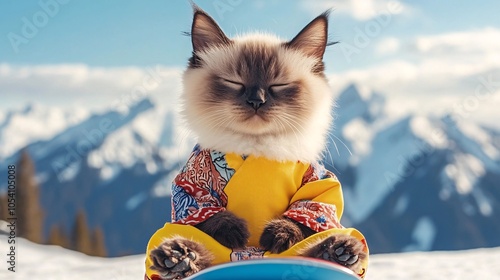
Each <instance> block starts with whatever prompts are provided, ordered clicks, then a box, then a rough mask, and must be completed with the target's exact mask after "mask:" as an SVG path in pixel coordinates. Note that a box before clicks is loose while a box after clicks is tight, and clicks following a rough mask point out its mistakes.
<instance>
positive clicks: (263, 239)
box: [259, 218, 304, 253]
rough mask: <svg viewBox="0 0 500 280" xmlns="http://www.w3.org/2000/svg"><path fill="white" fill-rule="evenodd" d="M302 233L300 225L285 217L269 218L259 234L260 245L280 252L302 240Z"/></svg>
mask: <svg viewBox="0 0 500 280" xmlns="http://www.w3.org/2000/svg"><path fill="white" fill-rule="evenodd" d="M303 239H304V234H303V233H302V230H301V229H300V227H299V226H298V225H297V224H296V223H294V222H292V221H291V220H289V219H286V218H279V219H274V220H271V221H270V222H269V223H267V225H266V226H265V228H264V231H263V232H262V235H261V236H260V241H259V243H260V246H261V247H262V248H264V249H265V250H266V251H270V252H271V253H281V252H283V251H285V250H287V249H288V248H290V247H292V246H293V245H294V244H295V243H297V242H299V241H302V240H303Z"/></svg>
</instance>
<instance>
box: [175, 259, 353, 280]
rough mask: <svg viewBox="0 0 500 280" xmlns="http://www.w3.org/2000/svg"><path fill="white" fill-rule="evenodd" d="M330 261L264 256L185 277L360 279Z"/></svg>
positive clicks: (221, 279)
mask: <svg viewBox="0 0 500 280" xmlns="http://www.w3.org/2000/svg"><path fill="white" fill-rule="evenodd" d="M360 279H361V278H359V277H358V276H357V275H356V274H355V273H354V272H352V271H351V270H349V269H347V268H345V267H343V266H341V265H338V264H334V263H331V262H327V261H323V260H318V259H312V258H302V257H290V258H264V259H253V260H243V261H237V262H231V263H225V264H219V265H215V266H212V267H209V268H207V269H204V270H202V271H200V272H198V273H196V274H195V275H192V276H190V277H188V278H185V280H360Z"/></svg>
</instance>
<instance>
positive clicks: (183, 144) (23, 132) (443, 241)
mask: <svg viewBox="0 0 500 280" xmlns="http://www.w3.org/2000/svg"><path fill="white" fill-rule="evenodd" d="M335 94H336V95H337V106H336V108H334V109H333V114H334V115H335V116H336V119H335V124H334V126H333V127H332V128H331V134H330V136H331V137H330V141H329V143H328V148H327V150H326V151H325V156H324V163H325V165H326V166H327V168H328V169H330V170H331V171H333V172H334V173H335V174H336V175H337V176H338V177H339V179H340V181H341V183H342V184H343V190H344V198H345V207H346V209H345V212H344V217H343V219H342V221H343V224H344V226H354V227H356V228H358V229H359V230H360V231H361V232H363V233H364V234H365V236H366V238H367V240H368V243H369V246H370V250H371V252H372V253H387V252H403V251H429V250H458V249H469V248H478V247H495V246H500V240H499V239H498V236H499V235H500V220H498V218H497V217H498V215H499V210H500V186H499V183H498V182H499V180H500V130H499V129H498V128H494V127H491V126H485V125H482V124H479V123H478V122H476V121H474V120H471V119H470V118H468V117H467V116H466V115H463V114H460V113H457V112H453V111H450V112H447V113H445V114H442V115H431V114H416V113H413V112H408V113H407V114H402V115H401V114H392V113H391V110H389V109H388V106H387V101H386V97H385V95H384V94H383V93H377V92H373V91H370V90H367V89H365V88H362V87H360V86H357V85H356V84H351V85H349V86H347V87H346V88H344V89H343V90H342V91H340V92H338V93H335ZM0 116H1V118H0V147H1V148H0V170H7V166H8V165H10V164H16V163H17V162H18V161H19V160H20V158H21V155H22V154H23V153H26V154H28V155H29V157H30V158H31V160H32V161H33V165H34V168H35V172H34V173H35V181H36V182H37V184H38V187H39V199H40V207H41V208H42V209H43V213H44V218H43V225H42V232H41V235H42V237H43V240H47V239H48V238H49V236H50V235H51V234H50V232H51V229H52V228H53V227H54V226H57V227H59V228H60V229H61V232H62V233H63V234H65V235H68V236H69V235H71V232H72V231H73V230H74V227H75V224H76V218H75V217H77V216H78V215H79V213H80V212H84V213H85V216H86V223H87V224H88V225H87V226H88V228H90V229H96V228H99V229H100V230H102V233H103V234H102V235H103V243H104V244H105V247H106V252H107V253H106V254H107V256H121V255H129V254H139V253H144V249H145V246H146V244H147V241H148V239H149V237H150V236H151V234H152V233H153V232H154V231H155V230H156V229H158V228H160V227H161V226H162V225H163V223H165V222H166V221H168V220H169V218H170V197H169V195H170V183H171V181H172V179H173V176H175V174H176V173H177V171H178V170H179V168H180V167H181V166H182V165H183V164H184V161H185V160H186V159H187V155H188V154H189V152H190V150H191V149H192V147H193V146H194V144H195V143H196V141H195V139H194V138H193V137H192V136H191V135H190V134H189V133H188V132H186V131H185V130H184V127H183V125H182V123H181V121H180V120H179V118H178V116H177V113H176V109H175V106H163V104H158V102H156V101H154V99H148V98H145V99H142V100H138V101H137V102H135V103H133V104H131V105H130V106H128V108H127V110H118V109H116V108H115V107H110V108H109V109H107V110H100V111H98V112H95V111H94V112H91V111H87V110H85V109H74V108H72V109H65V108H61V107H59V108H57V107H45V106H41V105H39V104H36V103H34V104H31V105H28V106H26V107H25V108H23V109H20V110H6V111H3V112H2V114H1V115H0ZM0 184H1V185H0V193H2V192H5V191H6V187H7V185H6V182H4V181H1V182H0Z"/></svg>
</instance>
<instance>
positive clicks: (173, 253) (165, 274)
mask: <svg viewBox="0 0 500 280" xmlns="http://www.w3.org/2000/svg"><path fill="white" fill-rule="evenodd" d="M149 257H150V258H151V260H152V261H153V265H152V266H151V269H153V270H156V271H157V272H158V273H160V276H161V278H162V279H165V280H171V279H182V278H184V277H187V276H190V275H192V274H194V273H196V272H198V271H200V270H202V269H205V268H207V267H209V266H210V264H211V262H212V259H213V256H212V255H211V254H210V252H208V250H207V249H205V247H203V246H202V245H201V244H199V243H196V242H193V241H190V240H187V239H184V238H174V239H169V240H167V241H165V242H164V243H162V244H161V245H160V246H158V248H156V249H154V250H152V251H151V253H150V255H149Z"/></svg>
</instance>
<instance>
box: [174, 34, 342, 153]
mask: <svg viewBox="0 0 500 280" xmlns="http://www.w3.org/2000/svg"><path fill="white" fill-rule="evenodd" d="M232 41H233V42H234V45H233V46H230V47H228V46H219V47H215V48H211V49H209V50H207V51H204V52H200V53H198V56H199V57H200V59H201V60H202V61H204V62H205V63H204V66H203V67H200V68H188V69H187V70H186V71H185V72H184V76H183V84H184V92H183V95H182V99H183V111H182V114H183V117H184V119H185V121H186V122H187V124H188V126H189V127H190V129H191V130H192V131H193V132H194V133H195V134H196V136H197V137H198V143H199V144H200V145H201V146H202V147H203V148H209V149H214V150H219V151H221V152H225V153H230V152H233V153H237V154H242V155H254V156H263V157H267V158H269V159H274V160H279V161H286V160H291V161H302V162H313V161H317V160H320V158H321V156H322V152H323V150H324V148H325V144H326V139H327V134H328V131H329V128H330V124H331V122H332V115H331V110H332V105H333V104H332V103H333V97H332V94H331V90H330V88H329V86H328V82H327V80H326V78H325V77H323V76H321V75H317V74H314V73H312V71H311V68H312V67H313V65H314V64H315V63H317V60H316V59H315V58H313V57H308V56H305V55H304V54H303V53H301V52H299V51H297V50H292V49H286V48H284V47H280V50H279V56H280V57H281V58H282V59H280V62H281V63H282V64H283V65H282V66H283V67H284V69H286V70H287V75H288V77H289V78H291V79H293V80H298V81H301V85H302V87H303V89H304V92H307V94H308V96H309V97H308V100H307V101H308V104H307V106H308V108H309V110H308V112H307V113H306V114H304V115H302V116H300V118H299V120H297V122H296V123H295V124H296V125H294V129H295V131H288V132H287V133H273V132H272V130H270V131H256V129H255V128H251V127H248V126H247V127H241V128H239V129H237V130H232V129H226V128H224V127H222V126H219V125H216V124H214V123H213V119H212V118H207V117H206V116H207V115H208V112H207V108H206V105H205V103H204V102H203V101H202V98H200V96H201V95H203V93H204V92H206V91H207V88H209V85H208V82H209V79H210V77H211V76H212V75H211V74H213V73H217V72H218V71H220V69H224V68H226V67H225V65H227V63H234V61H235V60H236V57H237V56H238V54H239V52H240V49H241V47H242V46H244V45H245V44H263V45H266V46H269V47H275V46H276V45H279V44H281V43H282V41H281V40H280V39H279V38H278V37H275V36H273V35H269V34H260V33H257V34H250V35H246V36H241V37H236V38H233V39H232ZM229 74H231V73H229ZM220 110H221V111H220V112H219V113H220V114H225V115H228V114H230V113H231V112H230V111H227V112H223V110H231V108H229V107H224V108H220ZM210 113H212V114H217V112H210ZM231 125H234V126H236V127H237V126H238V125H241V124H237V123H233V124H231ZM272 129H279V128H278V127H274V128H272ZM254 132H258V133H254Z"/></svg>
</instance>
